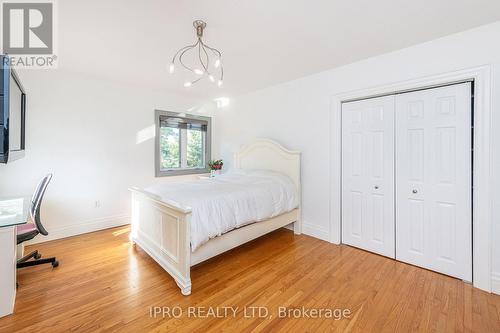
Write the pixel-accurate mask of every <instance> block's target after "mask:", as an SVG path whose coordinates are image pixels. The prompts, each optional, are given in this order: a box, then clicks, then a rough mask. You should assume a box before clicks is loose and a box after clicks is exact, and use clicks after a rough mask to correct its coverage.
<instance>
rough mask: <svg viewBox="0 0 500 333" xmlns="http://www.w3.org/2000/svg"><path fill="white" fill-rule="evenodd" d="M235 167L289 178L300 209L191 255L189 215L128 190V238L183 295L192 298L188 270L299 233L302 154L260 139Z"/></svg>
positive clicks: (238, 158) (246, 149)
mask: <svg viewBox="0 0 500 333" xmlns="http://www.w3.org/2000/svg"><path fill="white" fill-rule="evenodd" d="M234 161H235V168H237V169H267V170H273V171H279V172H281V173H284V174H286V175H288V176H289V177H290V178H291V179H292V180H293V182H294V183H295V185H296V186H297V191H298V193H299V207H298V208H297V209H294V210H292V211H290V212H288V213H285V214H282V215H279V216H276V217H274V218H271V219H268V220H266V221H262V222H259V223H253V224H250V225H247V226H244V227H241V228H237V229H234V230H232V231H230V232H228V233H225V234H223V235H221V236H219V237H215V238H213V239H211V240H209V241H208V242H207V243H205V244H204V245H202V246H201V247H200V248H198V249H197V250H196V251H195V252H191V246H190V228H189V221H190V219H191V209H190V208H189V207H182V206H179V205H178V204H176V203H173V202H163V201H161V200H160V198H158V197H157V196H155V195H153V194H151V193H148V192H145V191H143V190H141V189H138V188H130V191H131V192H132V230H131V235H130V238H131V240H132V242H134V244H137V245H139V246H140V247H141V248H142V249H143V250H144V251H145V252H147V253H148V254H149V255H150V256H151V257H152V258H153V259H154V260H155V261H156V262H157V263H158V264H160V265H161V266H162V267H163V269H165V270H166V271H167V272H168V273H169V274H170V275H171V276H172V277H173V278H174V280H175V282H176V283H177V285H178V286H179V288H180V289H181V292H182V294H183V295H189V294H191V278H190V270H191V266H194V265H196V264H198V263H200V262H202V261H205V260H207V259H209V258H212V257H214V256H216V255H219V254H221V253H223V252H225V251H228V250H230V249H232V248H235V247H237V246H239V245H241V244H244V243H246V242H248V241H251V240H253V239H255V238H258V237H260V236H262V235H265V234H267V233H269V232H271V231H274V230H276V229H279V228H281V227H284V226H287V225H289V224H291V223H293V229H294V232H295V234H300V233H301V232H302V224H301V214H300V202H301V200H300V194H301V186H300V152H297V151H290V150H287V149H285V148H283V147H282V146H281V145H279V144H278V143H276V142H274V141H272V140H268V139H258V140H255V141H254V142H252V143H251V144H249V145H247V146H244V147H243V148H242V149H241V150H240V151H239V152H238V153H236V154H235V155H234ZM201 181H203V180H201ZM167 186H168V185H167Z"/></svg>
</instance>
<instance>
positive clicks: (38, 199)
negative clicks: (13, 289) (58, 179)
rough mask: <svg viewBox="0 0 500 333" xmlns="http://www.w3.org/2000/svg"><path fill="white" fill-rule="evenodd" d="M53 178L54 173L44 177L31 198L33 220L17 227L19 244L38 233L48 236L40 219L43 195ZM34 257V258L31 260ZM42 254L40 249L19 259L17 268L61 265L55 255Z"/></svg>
mask: <svg viewBox="0 0 500 333" xmlns="http://www.w3.org/2000/svg"><path fill="white" fill-rule="evenodd" d="M51 179H52V174H48V175H47V176H45V177H43V179H42V180H41V181H40V183H39V184H38V186H37V188H36V191H35V193H34V194H33V197H32V198H31V207H30V217H31V222H28V223H26V224H23V225H20V226H18V227H17V244H18V245H19V244H21V243H24V242H26V241H29V240H31V239H33V238H35V237H36V236H37V235H38V234H42V235H44V236H47V235H48V234H49V233H48V232H47V230H45V228H44V227H43V225H42V222H41V221H40V207H41V205H42V199H43V195H44V194H45V190H46V189H47V186H48V185H49V183H50V180H51ZM31 258H33V260H30V259H31ZM41 258H42V255H41V254H40V253H39V252H38V250H36V251H33V252H31V253H29V254H27V255H25V256H24V257H22V258H21V259H19V260H18V261H17V268H23V267H30V266H35V265H42V264H52V267H57V266H59V262H58V261H57V260H56V258H55V257H52V258H44V259H41Z"/></svg>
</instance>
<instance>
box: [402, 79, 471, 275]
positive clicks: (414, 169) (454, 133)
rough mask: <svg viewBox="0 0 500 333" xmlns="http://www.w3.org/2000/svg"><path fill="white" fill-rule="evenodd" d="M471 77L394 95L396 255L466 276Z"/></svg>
mask: <svg viewBox="0 0 500 333" xmlns="http://www.w3.org/2000/svg"><path fill="white" fill-rule="evenodd" d="M471 174H472V170H471V86H470V83H464V84H459V85H453V86H448V87H442V88H436V89H428V90H422V91H418V92H411V93H405V94H401V95H397V96H396V258H397V259H398V260H401V261H405V262H408V263H411V264H414V265H417V266H421V267H424V268H428V269H431V270H434V271H437V272H441V273H444V274H447V275H451V276H455V277H458V278H460V279H463V280H466V281H472V259H471V258H472V245H471V243H472V241H471V238H472V192H471V191H472V187H471V186H472V183H471V177H472V176H471Z"/></svg>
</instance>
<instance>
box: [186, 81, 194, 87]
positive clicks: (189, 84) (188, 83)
mask: <svg viewBox="0 0 500 333" xmlns="http://www.w3.org/2000/svg"><path fill="white" fill-rule="evenodd" d="M192 84H193V83H192V82H189V81H188V82H185V83H184V87H186V88H189V87H191V85H192Z"/></svg>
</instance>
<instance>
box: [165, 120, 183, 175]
mask: <svg viewBox="0 0 500 333" xmlns="http://www.w3.org/2000/svg"><path fill="white" fill-rule="evenodd" d="M179 142H180V129H178V128H171V127H160V168H161V169H163V170H164V169H172V168H179V167H180V166H181V159H180V155H181V154H180V149H181V147H180V145H179Z"/></svg>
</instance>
